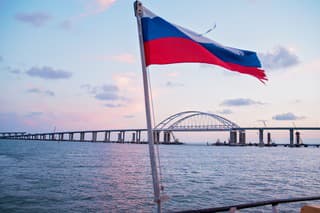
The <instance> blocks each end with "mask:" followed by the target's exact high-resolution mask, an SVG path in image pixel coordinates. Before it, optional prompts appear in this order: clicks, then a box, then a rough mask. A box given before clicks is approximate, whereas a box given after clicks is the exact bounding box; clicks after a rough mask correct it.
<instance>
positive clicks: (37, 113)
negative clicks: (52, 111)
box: [26, 112, 43, 118]
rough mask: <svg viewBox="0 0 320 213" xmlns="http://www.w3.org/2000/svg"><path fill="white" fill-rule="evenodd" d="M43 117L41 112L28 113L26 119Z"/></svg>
mask: <svg viewBox="0 0 320 213" xmlns="http://www.w3.org/2000/svg"><path fill="white" fill-rule="evenodd" d="M41 115H43V112H30V113H28V114H27V115H26V117H27V118H34V117H39V116H41Z"/></svg>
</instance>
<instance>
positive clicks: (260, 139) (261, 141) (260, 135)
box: [259, 129, 264, 146]
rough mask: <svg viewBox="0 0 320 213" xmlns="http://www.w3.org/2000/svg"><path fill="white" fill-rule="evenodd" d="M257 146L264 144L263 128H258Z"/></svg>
mask: <svg viewBox="0 0 320 213" xmlns="http://www.w3.org/2000/svg"><path fill="white" fill-rule="evenodd" d="M259 146H264V142H263V129H259Z"/></svg>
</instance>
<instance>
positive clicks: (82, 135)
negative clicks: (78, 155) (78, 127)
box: [80, 132, 85, 142]
mask: <svg viewBox="0 0 320 213" xmlns="http://www.w3.org/2000/svg"><path fill="white" fill-rule="evenodd" d="M84 139H85V133H84V132H80V141H81V142H83V141H84Z"/></svg>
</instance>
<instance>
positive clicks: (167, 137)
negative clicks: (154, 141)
mask: <svg viewBox="0 0 320 213" xmlns="http://www.w3.org/2000/svg"><path fill="white" fill-rule="evenodd" d="M170 134H171V132H170V131H165V132H164V133H163V142H164V143H170V140H171V138H170Z"/></svg>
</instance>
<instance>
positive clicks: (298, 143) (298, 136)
mask: <svg viewBox="0 0 320 213" xmlns="http://www.w3.org/2000/svg"><path fill="white" fill-rule="evenodd" d="M300 142H301V137H300V132H296V145H298V146H299V145H300V144H301V143H300Z"/></svg>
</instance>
